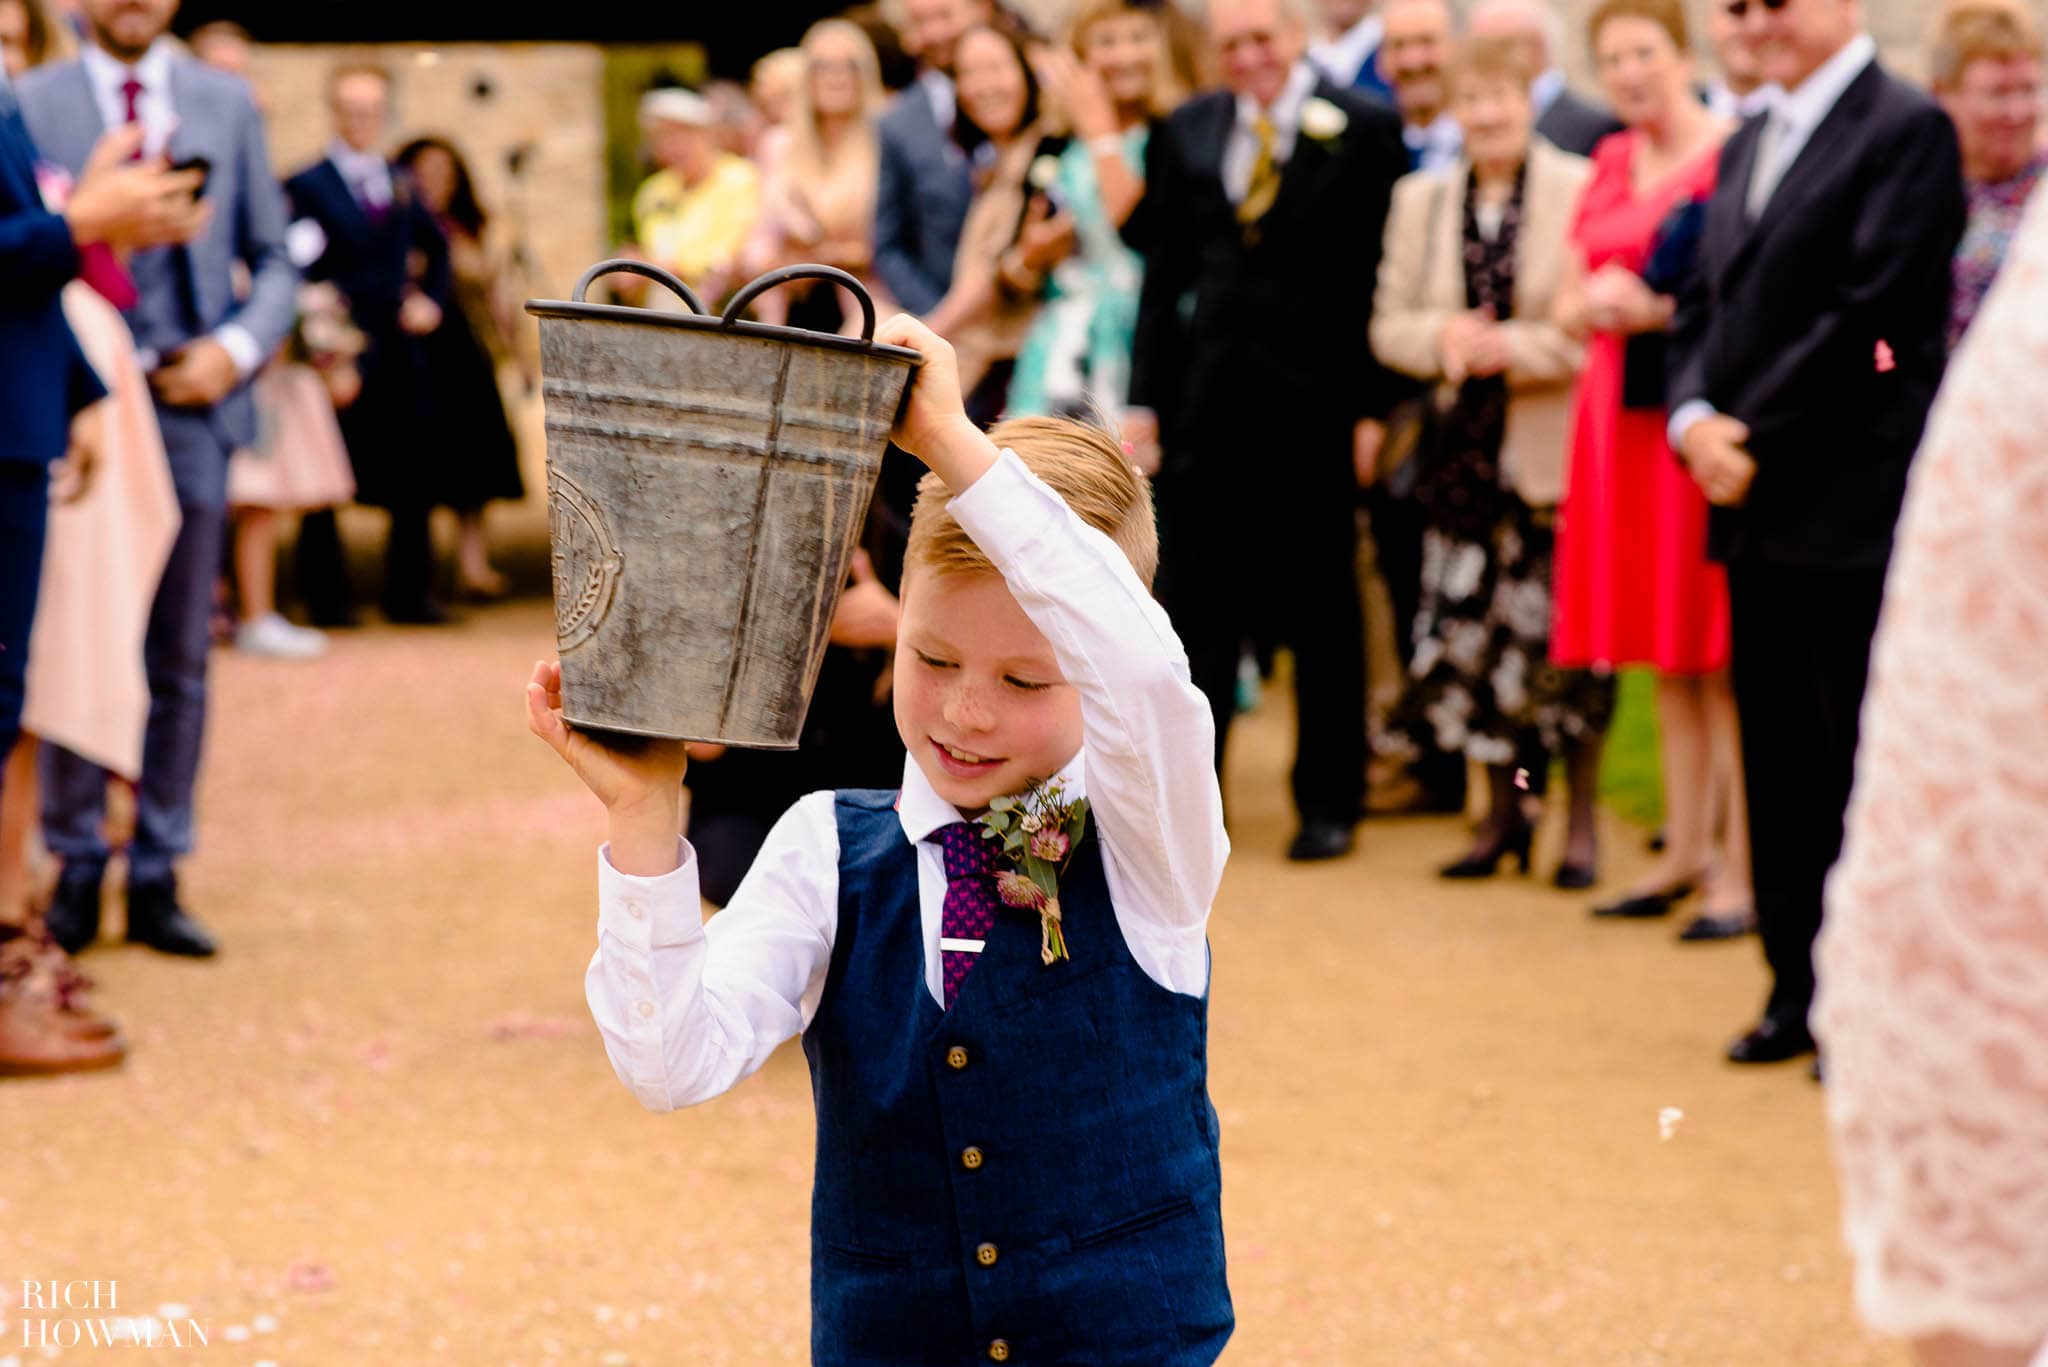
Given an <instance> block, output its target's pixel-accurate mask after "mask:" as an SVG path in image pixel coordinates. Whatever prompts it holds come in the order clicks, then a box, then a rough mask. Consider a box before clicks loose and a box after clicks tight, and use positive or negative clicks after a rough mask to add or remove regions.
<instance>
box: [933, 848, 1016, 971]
mask: <svg viewBox="0 0 2048 1367" xmlns="http://www.w3.org/2000/svg"><path fill="white" fill-rule="evenodd" d="M981 830H982V828H981V827H980V826H979V825H978V824H976V823H975V822H972V821H955V822H953V823H952V824H951V825H949V826H941V827H939V829H938V830H937V831H936V832H934V835H935V837H936V839H937V840H938V842H939V851H940V853H942V854H943V855H944V856H945V859H946V901H945V904H944V906H943V907H942V908H941V909H940V912H939V966H940V968H941V970H942V971H943V976H944V978H945V988H946V1009H947V1010H948V1011H950V1010H952V1009H953V999H954V998H956V997H958V996H959V995H960V984H961V983H963V982H965V981H966V980H967V975H968V973H969V972H971V971H972V970H973V968H974V964H975V961H976V960H977V959H978V958H979V957H980V955H981V947H982V944H983V943H984V942H985V941H986V940H987V939H988V933H989V931H990V930H991V929H993V928H994V926H995V923H996V914H997V913H998V912H999V911H1000V910H1001V908H1002V903H1001V902H1000V901H999V900H998V899H997V897H996V880H995V878H994V877H993V875H994V873H995V871H996V854H995V842H994V841H993V840H989V839H986V838H985V837H984V836H983V835H982V833H981ZM949 943H951V944H959V945H963V946H965V945H972V946H973V948H972V949H967V948H959V949H948V948H946V946H947V945H948V944H949Z"/></svg>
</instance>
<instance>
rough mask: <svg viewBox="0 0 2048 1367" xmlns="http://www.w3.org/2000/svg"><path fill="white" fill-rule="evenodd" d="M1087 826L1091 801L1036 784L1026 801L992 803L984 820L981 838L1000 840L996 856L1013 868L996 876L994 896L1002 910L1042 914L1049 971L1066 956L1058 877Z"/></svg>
mask: <svg viewBox="0 0 2048 1367" xmlns="http://www.w3.org/2000/svg"><path fill="white" fill-rule="evenodd" d="M1087 824H1088V799H1087V798H1085V797H1077V798H1075V799H1073V800H1072V801H1068V800H1067V796H1066V793H1065V792H1064V791H1063V790H1062V788H1061V786H1060V785H1059V784H1058V783H1057V782H1054V783H1040V782H1038V781H1037V780H1035V779H1034V780H1033V781H1032V783H1031V788H1030V791H1028V792H1026V793H1024V794H1023V795H1022V796H1019V797H999V798H997V799H996V800H995V801H994V802H991V803H989V804H988V813H987V815H985V816H983V817H982V818H981V825H982V832H981V834H982V838H983V839H985V840H994V841H997V842H998V845H997V850H996V854H997V857H998V858H999V859H1001V860H1002V861H1003V862H1004V863H1005V864H1007V865H1009V867H1008V868H1006V869H1004V870H1003V871H1002V872H1001V873H998V874H997V875H996V896H998V897H1000V898H1002V899H1003V905H1004V906H1010V907H1015V908H1017V909H1018V910H1019V911H1035V912H1037V913H1038V957H1039V958H1040V959H1042V960H1043V961H1044V962H1045V964H1046V966H1047V967H1051V966H1052V965H1053V964H1055V963H1057V962H1059V961H1060V960H1061V959H1064V958H1066V957H1067V939H1066V936H1065V935H1063V934H1061V933H1060V875H1061V874H1063V873H1065V872H1066V871H1067V864H1068V862H1069V861H1070V860H1072V859H1073V857H1074V847H1075V846H1077V845H1079V844H1080V843H1081V832H1082V830H1083V828H1085V827H1086V825H1087Z"/></svg>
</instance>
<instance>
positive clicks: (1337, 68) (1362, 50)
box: [1308, 13, 1387, 90]
mask: <svg viewBox="0 0 2048 1367" xmlns="http://www.w3.org/2000/svg"><path fill="white" fill-rule="evenodd" d="M1386 33H1387V26H1386V24H1385V23H1383V22H1381V20H1380V16H1379V15H1378V14H1377V13H1373V14H1368V15H1366V16H1365V17H1364V18H1363V19H1360V20H1359V21H1358V22H1357V23H1355V24H1353V25H1352V26H1351V27H1350V28H1348V29H1346V30H1344V32H1342V33H1340V34H1338V35H1337V36H1336V37H1335V38H1332V39H1330V40H1328V41H1327V42H1321V43H1317V44H1315V45H1314V46H1312V47H1310V48H1309V50H1308V56H1309V60H1310V61H1312V62H1314V63H1315V64H1316V66H1317V67H1318V68H1319V69H1320V70H1321V71H1322V73H1323V74H1324V75H1325V76H1328V77H1329V78H1330V84H1332V85H1341V86H1343V87H1344V88H1345V89H1346V90H1349V89H1350V88H1351V87H1352V86H1354V85H1357V84H1358V77H1359V75H1360V73H1362V72H1363V71H1364V70H1365V64H1366V63H1367V62H1370V61H1371V60H1373V58H1375V57H1377V56H1379V53H1380V41H1381V39H1383V38H1385V37H1386Z"/></svg>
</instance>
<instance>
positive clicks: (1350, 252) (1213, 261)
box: [1129, 0, 1408, 859]
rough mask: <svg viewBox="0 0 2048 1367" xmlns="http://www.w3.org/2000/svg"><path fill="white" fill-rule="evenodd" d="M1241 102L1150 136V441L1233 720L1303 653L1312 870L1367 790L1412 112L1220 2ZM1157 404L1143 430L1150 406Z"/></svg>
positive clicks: (1206, 661)
mask: <svg viewBox="0 0 2048 1367" xmlns="http://www.w3.org/2000/svg"><path fill="white" fill-rule="evenodd" d="M1209 22H1210V31H1211V37H1212V39H1213V41H1214V43H1215V45H1216V48H1217V51H1218V53H1219V54H1220V56H1221V58H1222V62H1223V69H1224V72H1225V75H1226V77H1227V79H1228V80H1229V83H1230V87H1231V88H1230V90H1228V91H1222V92H1217V93H1214V94H1209V95H1202V96H1197V97H1196V98H1195V99H1193V100H1190V101H1189V102H1188V103H1187V104H1185V105H1183V106H1182V107H1181V108H1180V109H1179V110H1178V111H1177V112H1176V113H1175V114H1174V115H1173V116H1172V117H1171V118H1170V119H1168V120H1167V122H1166V124H1165V126H1163V127H1162V128H1160V129H1159V130H1158V131H1157V132H1156V133H1154V134H1153V136H1152V140H1151V143H1150V145H1149V146H1148V148H1147V152H1146V170H1145V179H1146V185H1147V191H1146V204H1145V205H1144V207H1143V211H1142V212H1141V213H1140V214H1137V215H1134V216H1133V218H1134V231H1137V232H1139V233H1141V234H1142V235H1143V237H1144V239H1145V243H1146V249H1147V251H1148V253H1149V258H1148V260H1147V263H1146V271H1145V285H1144V291H1143V296H1142V299H1141V301H1140V304H1139V310H1138V330H1137V338H1136V351H1135V356H1134V358H1133V368H1132V376H1131V402H1132V404H1133V407H1134V409H1136V410H1142V412H1140V413H1134V414H1133V416H1132V418H1131V420H1130V422H1129V428H1130V431H1129V435H1130V436H1131V438H1132V441H1133V444H1134V445H1138V446H1147V447H1149V446H1150V445H1151V444H1152V443H1153V442H1154V441H1155V440H1156V441H1157V443H1158V445H1159V446H1160V448H1161V449H1162V450H1163V452H1164V464H1163V467H1162V469H1161V472H1160V478H1159V497H1160V525H1161V531H1162V536H1163V554H1164V562H1163V565H1162V571H1161V578H1162V581H1163V583H1162V589H1163V596H1164V597H1165V599H1166V602H1167V606H1168V609H1169V611H1170V612H1171V613H1172V614H1173V619H1174V625H1175V628H1176V629H1177V630H1178V631H1179V632H1180V636H1181V640H1182V641H1183V642H1184V643H1185V644H1186V646H1187V650H1188V656H1189V662H1190V665H1191V668H1192V672H1193V677H1194V681H1195V684H1196V686H1197V687H1199V688H1200V689H1201V690H1202V691H1203V692H1204V693H1205V694H1207V695H1208V698H1209V703H1210V706H1211V707H1212V708H1213V709H1214V712H1215V717H1216V744H1217V763H1218V764H1219V766H1220V765H1221V763H1222V753H1223V745H1224V741H1225V738H1226V737H1227V735H1228V734H1229V729H1230V721H1231V717H1232V714H1233V713H1234V712H1235V710H1236V685H1237V666H1238V659H1239V655H1240V652H1241V651H1242V649H1243V647H1244V644H1245V642H1246V641H1247V640H1248V639H1251V638H1253V637H1255V636H1257V637H1261V638H1264V639H1272V638H1275V637H1277V638H1281V639H1284V640H1285V641H1286V643H1287V644H1289V645H1290V646H1291V647H1292V648H1293V652H1294V672H1295V697H1296V699H1297V702H1298V709H1297V710H1298V725H1299V730H1298V739H1297V745H1296V752H1295V765H1294V779H1293V786H1294V799H1295V805H1296V807H1297V808H1298V810H1299V812H1300V815H1301V829H1300V831H1299V833H1298V834H1297V836H1296V838H1295V840H1294V843H1293V845H1292V847H1291V848H1290V850H1289V854H1290V857H1292V858H1295V859H1328V858H1334V857H1336V856H1338V855H1341V854H1343V853H1345V852H1346V851H1348V850H1349V849H1350V848H1351V843H1352V831H1353V828H1354V826H1355V825H1356V823H1357V821H1358V817H1359V815H1360V807H1361V803H1362V800H1363V796H1364V786H1365V758H1366V756H1365V648H1364V632H1363V626H1362V621H1361V616H1360V611H1359V599H1358V582H1357V578H1356V574H1355V566H1354V560H1355V556H1356V552H1357V528H1356V524H1355V522H1354V520H1353V509H1354V506H1355V504H1356V482H1355V481H1356V476H1355V468H1356V467H1355V465H1354V459H1353V457H1354V447H1355V445H1356V444H1358V443H1360V442H1364V443H1366V444H1370V442H1371V441H1372V440H1373V437H1374V435H1375V429H1374V427H1373V426H1372V420H1374V419H1378V418H1380V417H1382V416H1384V414H1385V412H1386V410H1387V408H1388V407H1389V406H1390V404H1391V403H1392V400H1393V398H1394V395H1395V394H1396V392H1397V390H1396V388H1395V386H1394V385H1393V384H1392V382H1391V381H1390V379H1389V377H1388V376H1387V375H1386V372H1384V371H1383V370H1381V369H1380V367H1379V365H1378V364H1377V363H1376V362H1375V361H1374V360H1373V357H1372V348H1371V344H1370V341H1369V340H1368V336H1367V329H1368V327H1369V325H1370V322H1371V316H1372V296H1373V286H1374V281H1375V277H1376V276H1377V274H1378V266H1379V254H1380V237H1381V234H1382V232H1383V230H1384V228H1385V224H1386V217H1387V205H1388V201H1389V199H1390V197H1391V195H1392V193H1393V186H1394V182H1395V181H1396V180H1397V179H1399V178H1400V177H1401V176H1402V175H1403V174H1404V173H1405V172H1406V171H1407V169H1408V157H1407V153H1406V151H1405V150H1404V148H1403V146H1402V143H1401V124H1400V118H1399V116H1398V115H1396V114H1395V113H1394V112H1393V111H1392V110H1391V109H1390V108H1389V107H1388V106H1386V105H1385V104H1384V103H1382V102H1380V101H1378V100H1375V99H1371V98H1369V97H1365V96H1361V95H1358V94H1356V93H1354V92H1352V91H1350V90H1343V89H1339V88H1338V87H1337V86H1335V85H1333V84H1331V83H1330V82H1329V81H1328V80H1326V79H1323V78H1321V77H1319V76H1318V75H1317V73H1316V71H1315V69H1314V68H1313V67H1312V66H1310V65H1309V63H1308V62H1307V61H1306V60H1304V57H1303V53H1304V50H1305V47H1306V34H1305V32H1304V28H1303V24H1302V21H1301V19H1300V17H1299V15H1298V14H1297V13H1296V11H1295V10H1294V9H1293V8H1291V6H1290V5H1289V3H1288V2H1287V0H1216V3H1215V4H1214V5H1213V6H1212V8H1211V10H1210V16H1209ZM1146 413H1149V415H1150V417H1149V418H1147V417H1145V416H1144V414H1146Z"/></svg>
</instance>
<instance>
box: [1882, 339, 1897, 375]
mask: <svg viewBox="0 0 2048 1367" xmlns="http://www.w3.org/2000/svg"><path fill="white" fill-rule="evenodd" d="M1898 368H1899V358H1898V356H1897V355H1896V354H1895V353H1894V352H1893V351H1892V344H1891V343H1890V342H1887V341H1885V340H1884V338H1882V337H1880V338H1878V339H1877V373H1878V374H1880V375H1889V374H1891V372H1893V371H1894V370H1897V369H1898Z"/></svg>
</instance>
